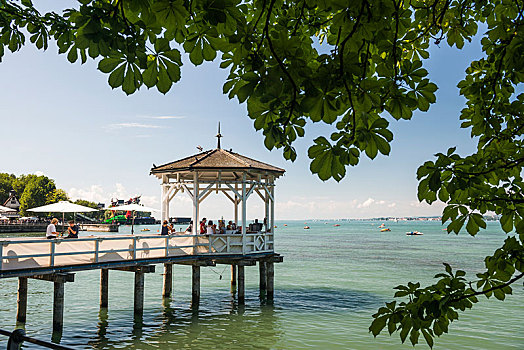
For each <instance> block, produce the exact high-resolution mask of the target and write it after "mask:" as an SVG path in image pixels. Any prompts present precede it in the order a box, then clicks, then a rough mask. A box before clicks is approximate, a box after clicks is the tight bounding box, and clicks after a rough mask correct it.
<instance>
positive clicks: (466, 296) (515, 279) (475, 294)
mask: <svg viewBox="0 0 524 350" xmlns="http://www.w3.org/2000/svg"><path fill="white" fill-rule="evenodd" d="M522 277H524V273H521V274H520V275H517V276H515V277H513V278H512V279H510V280H509V281H508V282H506V283H503V284H499V285H498V286H495V287H491V288H489V289H486V290H483V291H481V292H475V293H471V294H466V295H462V296H461V297H459V298H456V299H451V300H450V301H452V302H455V301H460V300H464V299H468V298H471V297H475V296H477V295H483V294H487V293H489V292H493V291H495V290H497V289H502V288H505V287H507V286H509V285H511V284H512V283H514V282H516V281H518V280H519V279H521V278H522Z"/></svg>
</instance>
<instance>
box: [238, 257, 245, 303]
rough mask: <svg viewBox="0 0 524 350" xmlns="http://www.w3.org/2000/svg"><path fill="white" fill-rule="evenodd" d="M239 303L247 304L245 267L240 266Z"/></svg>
mask: <svg viewBox="0 0 524 350" xmlns="http://www.w3.org/2000/svg"><path fill="white" fill-rule="evenodd" d="M237 268H238V291H237V293H238V294H237V295H238V303H239V304H240V305H243V304H244V303H245V301H246V300H245V298H246V294H245V293H246V292H245V283H244V282H245V281H244V266H243V265H238V267H237Z"/></svg>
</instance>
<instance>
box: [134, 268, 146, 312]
mask: <svg viewBox="0 0 524 350" xmlns="http://www.w3.org/2000/svg"><path fill="white" fill-rule="evenodd" d="M134 304H135V317H142V315H143V314H144V271H142V270H141V269H137V270H136V271H135V296H134Z"/></svg>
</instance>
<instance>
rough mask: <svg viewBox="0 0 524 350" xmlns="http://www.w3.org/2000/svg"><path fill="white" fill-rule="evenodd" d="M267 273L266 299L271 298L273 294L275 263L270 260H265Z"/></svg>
mask: <svg viewBox="0 0 524 350" xmlns="http://www.w3.org/2000/svg"><path fill="white" fill-rule="evenodd" d="M266 270H267V271H266V273H267V299H268V300H273V298H274V296H275V265H274V263H273V262H272V261H271V262H270V261H268V262H266Z"/></svg>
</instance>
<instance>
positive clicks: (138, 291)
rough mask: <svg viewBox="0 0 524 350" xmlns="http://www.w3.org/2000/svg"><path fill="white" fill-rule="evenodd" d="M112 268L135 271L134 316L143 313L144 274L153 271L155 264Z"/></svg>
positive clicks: (140, 315)
mask: <svg viewBox="0 0 524 350" xmlns="http://www.w3.org/2000/svg"><path fill="white" fill-rule="evenodd" d="M113 270H119V271H129V272H134V273H135V293H134V298H133V301H134V313H135V318H136V317H142V315H143V314H144V274H146V273H151V272H155V265H138V266H123V267H115V268H113Z"/></svg>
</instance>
